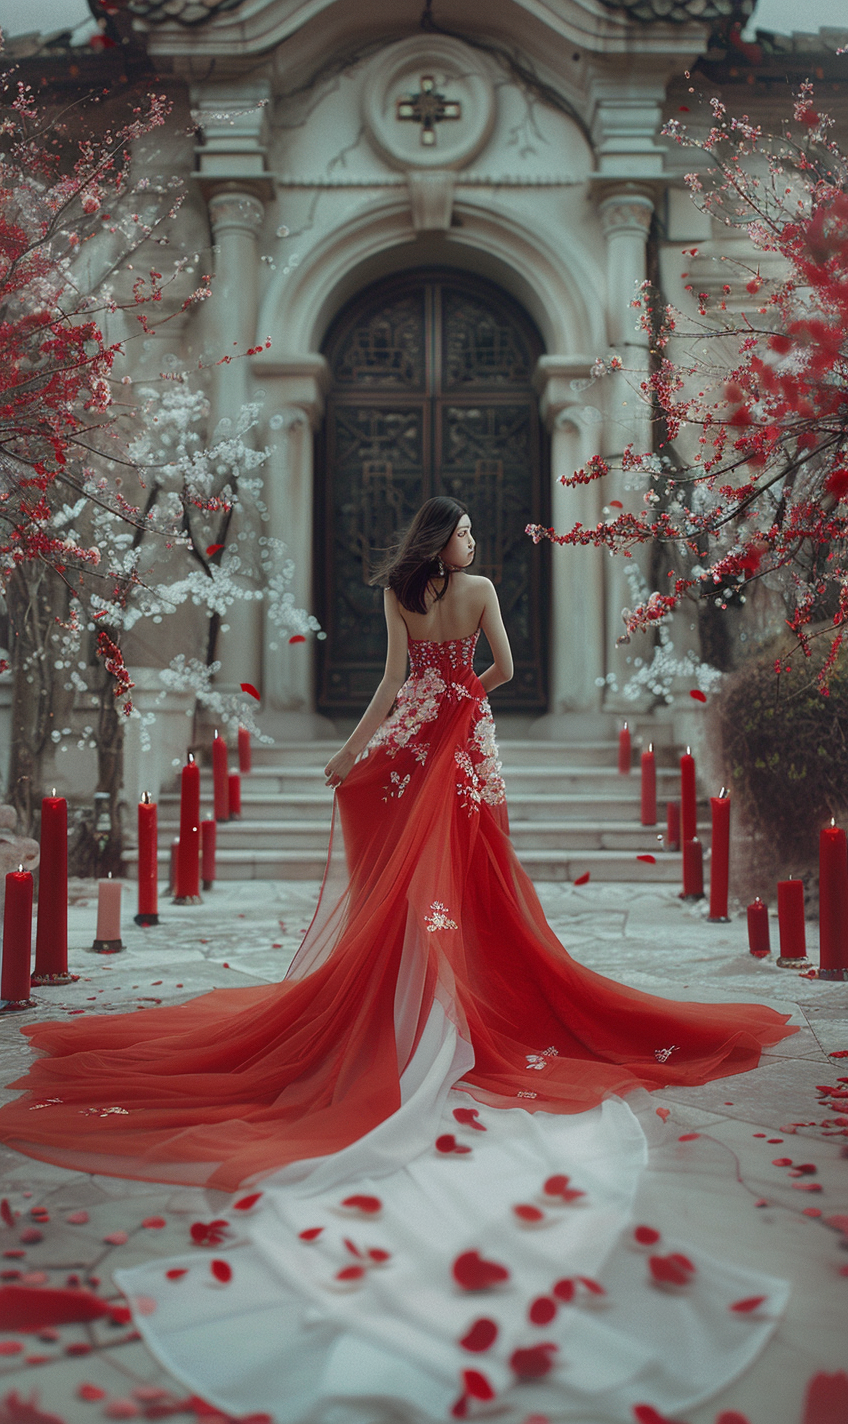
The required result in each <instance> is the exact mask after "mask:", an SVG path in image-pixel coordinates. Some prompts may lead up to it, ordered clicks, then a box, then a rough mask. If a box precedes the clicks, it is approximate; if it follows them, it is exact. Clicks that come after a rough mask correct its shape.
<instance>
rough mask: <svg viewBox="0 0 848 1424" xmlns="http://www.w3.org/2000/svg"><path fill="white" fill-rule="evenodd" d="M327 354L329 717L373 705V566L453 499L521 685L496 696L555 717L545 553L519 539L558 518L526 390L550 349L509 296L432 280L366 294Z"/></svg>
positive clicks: (498, 701)
mask: <svg viewBox="0 0 848 1424" xmlns="http://www.w3.org/2000/svg"><path fill="white" fill-rule="evenodd" d="M324 349H325V352H326V355H327V358H328V361H329V363H330V368H331V371H332V376H333V388H332V391H331V394H330V397H329V399H328V403H327V418H326V424H325V430H324V433H323V436H322V438H321V439H320V440H319V448H318V460H317V468H318V478H317V479H316V505H317V507H316V520H315V523H316V529H317V530H318V537H319V547H318V550H317V560H316V567H317V568H318V570H319V580H320V583H319V590H318V594H319V597H318V605H319V616H320V617H321V619H322V622H323V625H324V627H325V628H326V630H327V640H326V641H325V642H324V643H323V644H322V645H320V646H321V648H322V654H321V667H320V671H319V689H318V704H319V707H320V708H321V709H322V710H323V711H325V712H328V713H330V714H331V715H332V714H333V713H334V712H335V713H340V714H342V715H344V714H350V713H358V712H360V711H361V710H362V709H363V708H364V707H365V705H366V704H367V702H368V700H369V699H370V697H371V694H372V693H373V691H374V688H375V687H376V685H377V682H378V681H379V678H380V676H381V673H382V669H383V662H384V659H385V641H386V637H385V622H384V618H383V611H382V593H381V591H380V590H379V589H373V588H369V586H368V582H367V580H368V576H369V569H370V567H371V564H372V562H373V561H375V560H376V558H377V557H379V556H380V555H381V553H382V551H383V549H385V548H387V547H389V546H390V545H391V544H392V543H393V541H394V536H395V534H396V532H397V530H399V529H401V528H402V527H403V526H404V525H405V524H406V523H408V522H409V520H410V519H411V518H412V516H413V514H414V513H415V511H416V509H417V508H418V506H419V505H420V504H421V503H422V501H423V500H425V499H427V498H429V497H430V495H433V494H439V493H445V494H453V495H455V496H456V498H457V499H460V500H462V502H463V503H464V504H467V506H468V508H469V510H470V513H471V517H472V520H473V525H474V533H475V537H476V540H477V558H476V561H475V564H474V572H476V573H481V574H485V575H486V576H487V577H488V578H490V579H492V581H493V583H495V584H496V586H497V588H498V593H499V597H500V599H501V605H502V607H503V610H504V618H505V621H506V625H507V629H508V631H509V635H510V640H511V642H512V647H513V653H514V656H515V664H516V673H515V678H514V679H513V681H512V682H511V683H510V684H508V686H507V687H505V688H503V689H499V690H498V691H496V692H495V693H494V694H493V702H494V704H495V706H496V707H499V708H500V709H501V710H502V711H516V712H517V711H527V712H542V711H544V709H545V707H546V687H545V661H546V659H545V624H546V597H547V574H546V563H545V555H546V551H545V550H544V549H543V548H540V547H536V546H534V545H533V544H532V543H531V541H530V540H529V539H528V538H527V536H526V535H525V533H524V528H525V526H526V525H527V524H528V523H545V524H547V523H549V522H550V521H549V517H548V503H547V480H546V479H545V468H544V458H543V457H544V453H545V452H544V451H543V449H542V438H541V432H540V429H539V421H538V413H537V401H536V397H535V395H534V394H533V390H532V384H531V382H532V376H533V371H534V369H535V365H536V362H537V360H538V357H539V355H540V354H541V352H542V349H543V348H542V343H541V340H540V338H539V335H538V333H537V332H536V330H535V328H534V327H533V326H532V324H531V322H530V321H529V319H528V317H527V316H526V314H525V313H524V312H523V311H522V310H521V309H520V308H519V307H518V306H517V305H516V304H515V303H514V302H513V301H512V299H511V298H510V297H508V296H507V295H506V293H504V292H503V291H501V290H500V289H499V288H498V287H495V286H494V285H492V284H490V283H488V282H484V281H482V280H479V279H477V278H472V277H469V276H467V275H466V274H464V273H462V274H460V273H458V272H450V271H441V270H435V271H434V270H428V271H423V272H417V273H412V274H406V275H404V276H403V277H400V278H395V279H392V280H390V281H386V282H381V283H379V284H377V285H375V286H374V287H371V288H369V289H368V290H367V291H365V292H363V293H361V294H360V296H359V297H358V298H356V300H355V301H354V302H352V303H351V304H350V305H349V306H348V307H347V308H346V309H345V310H344V311H343V312H342V313H341V315H340V316H339V317H338V318H337V320H336V322H335V323H334V326H333V327H332V329H331V331H330V333H329V335H328V338H327V341H326V343H325V348H324ZM540 554H541V555H542V557H541V558H540V557H539V556H540ZM480 641H481V646H480V649H479V653H478V657H479V662H480V665H481V666H485V665H486V664H487V663H488V661H490V657H489V653H488V648H486V646H485V639H481V640H480Z"/></svg>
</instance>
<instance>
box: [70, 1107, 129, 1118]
mask: <svg viewBox="0 0 848 1424" xmlns="http://www.w3.org/2000/svg"><path fill="white" fill-rule="evenodd" d="M112 1113H119V1114H120V1115H121V1117H129V1115H130V1110H129V1108H81V1109H80V1116H81V1117H110V1116H111V1114H112Z"/></svg>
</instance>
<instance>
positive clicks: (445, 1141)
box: [436, 1132, 456, 1152]
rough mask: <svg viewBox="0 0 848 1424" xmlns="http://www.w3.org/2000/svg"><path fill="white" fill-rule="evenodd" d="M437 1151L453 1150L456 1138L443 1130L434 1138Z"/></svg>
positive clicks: (454, 1149)
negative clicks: (440, 1134)
mask: <svg viewBox="0 0 848 1424" xmlns="http://www.w3.org/2000/svg"><path fill="white" fill-rule="evenodd" d="M436 1151H437V1152H455V1151H456V1138H455V1137H454V1136H452V1134H451V1133H449V1132H445V1133H443V1134H442V1136H441V1137H437V1138H436Z"/></svg>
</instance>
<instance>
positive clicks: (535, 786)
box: [126, 739, 708, 883]
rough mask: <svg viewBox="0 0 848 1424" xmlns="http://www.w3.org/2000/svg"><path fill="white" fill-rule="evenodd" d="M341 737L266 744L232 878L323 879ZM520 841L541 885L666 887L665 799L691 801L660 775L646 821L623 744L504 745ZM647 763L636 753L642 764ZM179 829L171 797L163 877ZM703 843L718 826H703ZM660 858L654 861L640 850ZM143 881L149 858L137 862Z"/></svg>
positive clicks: (221, 865)
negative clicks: (622, 764) (622, 766)
mask: <svg viewBox="0 0 848 1424" xmlns="http://www.w3.org/2000/svg"><path fill="white" fill-rule="evenodd" d="M337 749H338V747H337V743H335V742H289V743H281V744H279V745H278V746H276V747H271V748H266V747H259V748H254V752H253V769H252V771H251V772H250V774H249V775H248V776H245V777H242V797H241V799H242V816H241V820H237V821H229V822H226V823H222V824H219V825H218V835H217V866H216V868H217V875H218V878H219V879H220V880H320V879H321V877H322V876H323V873H324V862H325V859H326V855H327V843H328V839H329V831H330V818H331V813H332V804H333V797H332V792H331V791H330V790H329V788H327V787H325V785H324V776H323V767H324V766H325V765H326V763H327V761H328V760H329V758H330V757H331V756H332V754H333V753H334V752H335V751H336V750H337ZM500 754H501V758H502V761H503V776H504V779H505V781H506V790H507V804H508V807H509V817H510V828H511V833H512V840H513V844H514V846H515V849H516V852H517V854H518V857H519V859H520V861H521V863H522V865H523V866H524V868H525V869H526V870H527V872H528V874H529V875H530V876H532V878H533V879H534V880H575V879H576V878H577V877H578V876H580V875H584V874H585V873H586V872H587V871H588V872H589V874H590V875H591V877H592V879H593V880H614V881H653V882H657V881H661V882H664V883H676V882H678V881H679V880H680V876H681V865H680V860H681V857H680V855H679V853H674V852H668V851H665V850H663V848H662V843H661V841H660V840H658V836H659V835H660V834H661V833H662V831H663V830H664V827H665V803H666V801H667V800H671V799H676V798H677V797H678V794H679V790H678V789H679V775H678V771H677V767H676V765H671V766H668V767H663V766H659V767H658V768H657V805H658V817H659V821H658V824H657V825H656V826H642V825H640V821H639V783H640V776H639V771H638V767H637V766H634V768H633V770H632V771H631V773H630V775H629V776H620V775H619V774H618V771H617V745H616V744H615V743H614V742H612V741H609V740H606V741H583V742H574V741H571V742H568V743H565V742H540V741H519V740H510V739H504V740H502V741H501V742H500ZM635 759H636V758H635ZM211 806H212V773H211V770H209V769H207V768H205V767H204V768H203V770H202V772H201V815H202V816H205V817H208V816H210V815H211ZM178 833H179V795H178V793H177V792H176V791H172V792H165V793H163V794H162V795H161V796H160V798H159V860H160V863H161V864H162V867H163V873H164V874H167V871H166V867H167V864H168V860H169V857H170V846H171V842H172V840H173V839H174V837H176V836H177V835H178ZM699 835H700V836H701V839H702V840H705V838H706V840H707V841H708V828H707V827H706V826H699ZM646 854H648V855H654V856H656V861H655V863H654V864H650V863H647V862H645V861H641V860H639V859H638V858H637V857H638V856H639V855H646ZM126 860H127V869H128V873H129V875H130V876H131V877H133V878H134V877H135V875H136V860H137V856H136V853H135V852H134V851H129V852H128V854H127V857H126Z"/></svg>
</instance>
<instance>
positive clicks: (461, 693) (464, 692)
mask: <svg viewBox="0 0 848 1424" xmlns="http://www.w3.org/2000/svg"><path fill="white" fill-rule="evenodd" d="M450 691H451V692H452V693H453V695H454V697H455V698H456V700H457V702H460V701H461V700H462V698H463V697H468V698H470V697H471V696H472V693H470V692H469V691H468V688H467V687H466V686H465V683H464V682H452V683H451V685H450Z"/></svg>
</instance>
